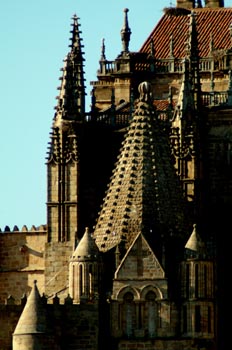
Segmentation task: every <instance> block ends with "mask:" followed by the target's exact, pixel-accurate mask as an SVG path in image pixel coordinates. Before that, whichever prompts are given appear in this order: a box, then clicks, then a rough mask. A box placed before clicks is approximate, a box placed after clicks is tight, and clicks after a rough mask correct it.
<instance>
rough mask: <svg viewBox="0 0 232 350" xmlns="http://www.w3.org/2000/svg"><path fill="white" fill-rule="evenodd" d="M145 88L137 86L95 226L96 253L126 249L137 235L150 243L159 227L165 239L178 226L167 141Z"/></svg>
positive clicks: (180, 220)
mask: <svg viewBox="0 0 232 350" xmlns="http://www.w3.org/2000/svg"><path fill="white" fill-rule="evenodd" d="M150 89H151V87H150V85H149V84H148V83H142V84H140V86H139V90H140V99H139V102H138V103H137V106H136V110H135V112H134V117H133V119H132V121H131V124H130V126H129V130H128V132H127V135H126V136H125V139H124V142H123V144H122V148H121V151H120V155H119V158H118V162H117V164H116V167H115V170H114V172H113V176H112V178H111V183H110V185H109V188H108V191H107V193H106V197H105V199H104V203H103V207H102V210H101V213H100V216H99V218H98V221H97V225H96V228H95V231H94V236H95V237H96V244H97V245H98V248H99V249H100V250H101V251H107V250H109V249H111V248H113V247H114V246H116V245H118V244H119V243H121V242H125V243H126V247H127V248H128V247H129V245H130V244H131V243H132V241H133V240H134V238H135V237H136V236H137V234H138V233H140V232H142V233H143V234H144V236H145V237H146V239H148V237H149V236H150V237H149V238H150V240H152V241H153V244H154V241H156V238H158V227H159V228H160V227H162V228H163V229H164V227H165V230H166V232H165V233H166V234H168V233H167V232H168V229H167V228H169V229H173V230H175V231H176V229H177V227H178V228H180V227H181V226H182V223H183V212H182V205H181V203H182V200H183V198H182V194H181V191H180V187H179V182H178V179H177V176H176V173H175V169H174V167H173V165H172V161H171V156H170V148H169V144H168V137H167V135H166V133H165V132H164V131H163V130H162V129H161V127H160V124H159V121H158V120H157V118H156V114H155V111H154V108H153V105H152V102H151V96H150V94H151V90H150ZM149 244H151V242H149Z"/></svg>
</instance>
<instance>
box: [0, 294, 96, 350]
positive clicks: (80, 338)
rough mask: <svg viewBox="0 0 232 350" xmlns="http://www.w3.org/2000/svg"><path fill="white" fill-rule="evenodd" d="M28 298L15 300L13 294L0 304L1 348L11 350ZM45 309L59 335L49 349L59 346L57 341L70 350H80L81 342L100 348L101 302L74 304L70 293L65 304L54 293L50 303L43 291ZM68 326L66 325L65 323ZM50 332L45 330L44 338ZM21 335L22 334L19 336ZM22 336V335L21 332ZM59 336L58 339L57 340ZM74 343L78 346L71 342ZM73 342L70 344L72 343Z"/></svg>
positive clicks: (52, 332) (85, 346) (84, 301)
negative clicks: (99, 323)
mask: <svg viewBox="0 0 232 350" xmlns="http://www.w3.org/2000/svg"><path fill="white" fill-rule="evenodd" d="M28 298H29V296H28V297H27V296H26V295H24V296H23V297H22V298H21V300H17V299H14V297H13V296H12V295H10V296H9V297H8V298H7V299H6V300H5V304H0V314H1V332H0V349H11V348H12V347H11V346H12V345H11V342H12V334H14V332H15V329H16V326H17V324H18V322H19V318H20V316H21V315H22V313H23V310H24V306H25V305H26V303H27V300H29V299H28ZM41 300H42V304H43V309H42V310H40V311H41V312H45V314H46V316H47V320H48V323H49V324H50V325H53V327H52V329H50V331H51V334H52V335H54V334H56V337H55V338H53V343H52V346H51V347H50V348H53V349H57V344H56V341H58V342H61V343H63V344H67V349H71V348H73V349H74V348H75V349H77V348H78V349H80V348H81V346H80V344H84V346H83V347H82V348H86V349H87V348H88V349H90V350H95V349H97V339H98V328H97V324H98V322H99V319H98V302H97V299H96V302H95V301H94V300H91V301H89V300H88V301H87V300H83V301H81V303H80V304H73V300H72V298H71V297H70V296H69V295H67V297H66V298H65V299H64V304H61V303H60V298H59V297H57V295H55V296H54V297H53V298H51V302H52V303H51V304H50V303H49V302H48V298H47V297H46V296H45V295H44V294H43V295H42V296H41ZM64 324H65V325H66V327H65V328H64V327H63V325H64ZM67 330H72V331H73V332H74V333H75V334H76V335H77V336H76V338H75V339H73V337H71V338H70V337H69V333H68V334H66V333H67ZM47 336H48V334H47V333H44V334H43V337H44V338H45V339H46V340H47V341H48V339H47ZM18 337H20V335H18ZM22 337H23V335H22ZM57 339H58V340H57ZM73 341H74V342H75V345H76V344H78V346H77V345H76V347H74V345H73V344H72V342H73ZM70 342H71V345H70V344H69V343H70Z"/></svg>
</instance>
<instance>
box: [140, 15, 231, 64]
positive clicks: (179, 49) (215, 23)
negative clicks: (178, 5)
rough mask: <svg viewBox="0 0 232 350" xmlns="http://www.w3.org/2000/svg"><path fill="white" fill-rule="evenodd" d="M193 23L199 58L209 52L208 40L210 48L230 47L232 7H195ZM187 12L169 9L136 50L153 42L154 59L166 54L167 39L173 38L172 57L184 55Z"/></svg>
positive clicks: (166, 56) (167, 53)
mask: <svg viewBox="0 0 232 350" xmlns="http://www.w3.org/2000/svg"><path fill="white" fill-rule="evenodd" d="M194 12H195V14H196V24H197V32H198V43H199V46H198V49H199V55H200V57H207V56H209V54H210V42H211V38H212V40H213V48H214V50H219V51H220V50H227V49H230V48H231V36H230V30H231V28H230V27H231V23H232V8H196V9H194ZM188 13H189V14H190V11H187V10H185V11H183V9H174V8H172V9H169V10H168V11H166V12H165V14H164V15H163V16H162V17H161V19H160V21H159V22H158V24H157V25H156V26H155V28H154V29H153V31H152V32H151V34H150V35H149V36H148V38H147V40H146V41H145V42H144V44H143V45H142V47H141V49H140V52H147V53H149V52H150V43H151V42H153V44H154V50H155V57H156V58H157V59H161V58H163V59H164V58H168V57H170V40H171V37H172V41H173V55H174V57H176V58H182V57H185V56H186V43H187V39H188V31H189V23H190V18H189V15H188Z"/></svg>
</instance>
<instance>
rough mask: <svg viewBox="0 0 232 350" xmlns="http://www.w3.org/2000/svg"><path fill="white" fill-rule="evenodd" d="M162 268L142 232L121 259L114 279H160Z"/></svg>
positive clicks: (162, 273) (162, 274) (162, 272)
mask: <svg viewBox="0 0 232 350" xmlns="http://www.w3.org/2000/svg"><path fill="white" fill-rule="evenodd" d="M160 278H165V274H164V270H163V268H162V266H161V264H160V263H159V261H158V259H157V257H156V256H155V254H154V252H153V251H152V249H151V247H150V246H149V244H148V243H147V241H146V239H145V238H144V236H143V235H142V234H139V235H138V236H137V237H136V238H135V240H134V242H133V243H132V245H131V247H130V248H129V249H128V251H127V253H126V255H125V257H124V258H123V260H122V261H121V264H120V265H119V267H118V269H117V271H116V272H115V279H160Z"/></svg>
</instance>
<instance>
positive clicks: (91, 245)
mask: <svg viewBox="0 0 232 350" xmlns="http://www.w3.org/2000/svg"><path fill="white" fill-rule="evenodd" d="M101 275H102V264H101V257H100V252H99V249H98V247H97V245H96V243H95V241H94V239H93V237H92V234H91V233H90V231H89V228H86V230H85V233H84V235H83V237H82V239H81V240H80V242H79V244H78V245H77V248H76V250H75V251H74V253H73V254H72V256H71V258H70V264H69V293H70V295H71V297H72V298H73V301H74V303H75V302H80V301H81V300H83V299H86V300H93V299H94V298H98V294H99V292H100V286H101V283H100V282H101V277H102V276H101Z"/></svg>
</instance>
